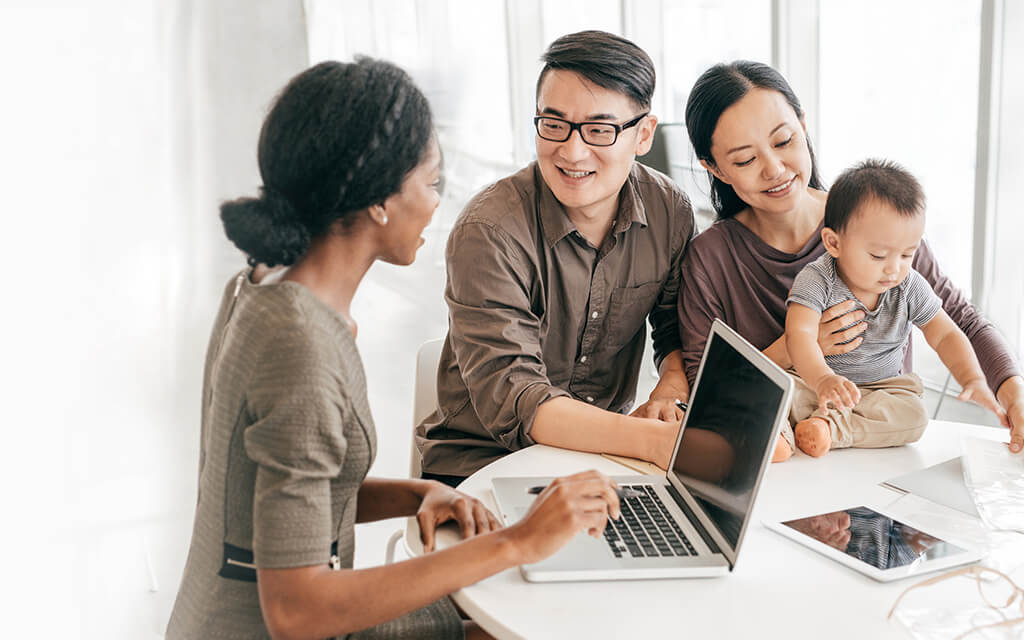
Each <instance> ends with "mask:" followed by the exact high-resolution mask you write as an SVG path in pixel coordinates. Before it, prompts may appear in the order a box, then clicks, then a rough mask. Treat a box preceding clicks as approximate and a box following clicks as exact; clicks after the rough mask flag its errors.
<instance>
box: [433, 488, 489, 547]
mask: <svg viewBox="0 0 1024 640" xmlns="http://www.w3.org/2000/svg"><path fill="white" fill-rule="evenodd" d="M431 484H432V486H431V487H430V488H429V489H428V490H427V492H426V493H425V494H424V495H423V500H422V501H421V502H420V507H419V509H418V510H417V511H416V520H417V522H419V525H420V539H421V540H422V541H423V550H424V551H427V552H429V551H433V550H434V533H435V531H436V530H437V526H438V525H440V524H443V523H445V522H448V521H450V520H455V521H456V522H458V524H459V529H460V530H461V531H462V537H463V538H472V537H473V536H475V535H478V534H481V533H488V532H490V531H494V530H497V529H500V528H501V523H500V522H498V519H497V518H496V517H494V514H492V513H491V512H490V510H488V509H487V507H485V506H484V504H483V503H482V502H480V501H479V500H477V499H476V498H473V497H471V496H467V495H466V494H464V493H461V492H459V491H456V490H455V489H452V488H451V487H449V486H447V485H444V484H442V483H440V482H433V481H432V482H431Z"/></svg>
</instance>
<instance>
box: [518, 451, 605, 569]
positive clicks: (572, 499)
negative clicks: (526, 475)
mask: <svg viewBox="0 0 1024 640" xmlns="http://www.w3.org/2000/svg"><path fill="white" fill-rule="evenodd" d="M609 515H610V516H611V517H612V518H614V519H618V518H619V498H618V496H617V495H616V493H615V484H614V483H613V482H612V481H611V480H610V479H609V478H608V477H607V476H605V475H604V474H603V473H600V472H598V471H584V472H582V473H577V474H574V475H571V476H566V477H563V478H557V479H556V480H554V481H553V482H552V483H551V484H549V485H548V486H547V487H546V488H545V489H544V491H542V492H541V494H540V495H539V496H537V499H536V500H534V501H533V504H532V505H530V510H529V511H527V512H526V515H525V516H523V519H522V520H520V521H519V522H517V523H516V524H514V525H511V526H510V527H508V528H507V529H506V532H507V533H508V534H509V535H510V536H511V538H512V540H513V541H514V543H515V545H516V547H517V548H518V550H519V556H520V562H519V564H531V563H534V562H539V561H541V560H543V559H544V558H547V557H548V556H550V555H551V554H553V553H555V552H556V551H558V550H559V549H561V548H562V547H563V546H565V545H566V544H567V543H568V542H569V541H570V540H572V539H573V538H574V537H576V534H578V533H579V532H580V531H583V530H586V531H587V533H589V534H590V535H591V536H593V537H595V538H596V537H598V536H600V535H601V534H602V533H603V532H604V527H605V524H607V522H608V517H609Z"/></svg>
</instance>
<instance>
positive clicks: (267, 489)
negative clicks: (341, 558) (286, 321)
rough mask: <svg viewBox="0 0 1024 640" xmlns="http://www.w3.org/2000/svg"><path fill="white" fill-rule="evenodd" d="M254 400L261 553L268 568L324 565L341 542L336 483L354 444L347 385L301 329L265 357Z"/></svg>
mask: <svg viewBox="0 0 1024 640" xmlns="http://www.w3.org/2000/svg"><path fill="white" fill-rule="evenodd" d="M259 362H260V366H259V367H258V368H257V372H256V374H255V377H254V380H253V382H252V385H251V387H250V391H249V393H248V395H247V399H246V402H247V410H248V412H249V413H250V414H251V418H252V423H251V424H250V426H248V427H247V428H246V429H245V431H244V435H243V437H244V445H245V451H246V453H247V455H248V456H249V458H250V459H251V460H252V461H253V462H255V463H256V465H257V470H256V486H255V491H254V496H253V554H254V558H255V562H256V565H257V566H258V567H260V568H282V567H297V566H309V565H314V564H321V563H323V562H324V553H325V550H326V549H328V548H330V545H331V541H332V540H333V538H334V532H333V531H332V524H331V523H332V520H331V479H333V478H335V477H337V476H338V473H339V471H340V469H341V465H342V462H343V461H344V459H345V452H346V448H347V443H346V441H345V436H344V430H343V426H342V421H343V420H344V419H345V415H346V407H349V404H348V403H347V402H344V401H343V399H342V397H341V392H340V383H339V381H338V379H337V378H336V376H335V375H334V374H333V373H332V372H331V370H330V368H329V367H327V366H326V365H324V364H323V360H322V359H321V357H320V356H319V354H318V353H316V351H315V348H314V346H313V345H312V344H311V343H310V342H309V341H308V340H306V339H305V338H304V337H303V336H302V334H301V332H298V331H296V332H293V333H291V334H288V335H282V336H281V337H280V339H279V340H275V341H273V342H272V343H271V345H270V346H269V347H268V349H267V350H266V351H264V353H262V354H261V355H260V358H259Z"/></svg>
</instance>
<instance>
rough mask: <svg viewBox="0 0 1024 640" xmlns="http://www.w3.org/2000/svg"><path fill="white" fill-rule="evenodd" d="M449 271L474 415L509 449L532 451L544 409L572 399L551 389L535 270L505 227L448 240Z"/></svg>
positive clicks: (472, 229)
mask: <svg viewBox="0 0 1024 640" xmlns="http://www.w3.org/2000/svg"><path fill="white" fill-rule="evenodd" d="M447 268H448V285H447V288H446V290H445V299H446V301H447V302H448V310H449V314H450V318H449V339H450V340H451V346H452V351H453V352H454V354H455V359H456V361H457V362H458V365H459V370H460V371H461V374H462V377H463V381H464V383H465V385H466V388H467V389H468V392H469V397H470V402H471V403H472V405H473V409H474V410H475V411H476V414H477V417H478V418H479V419H480V422H481V424H482V425H483V427H484V429H486V430H487V431H488V432H489V433H490V434H491V436H492V437H493V438H494V439H495V440H496V441H497V442H499V443H501V444H502V445H503V446H504V447H506V448H508V449H510V450H518V449H521V448H523V447H527V446H529V445H532V444H534V441H533V439H532V438H531V437H530V430H531V429H532V427H533V420H534V417H535V416H536V414H537V408H538V407H539V406H540V405H541V404H542V403H544V402H546V401H548V400H550V399H551V398H555V397H559V396H568V395H569V393H568V392H567V391H565V390H563V389H559V388H557V387H555V386H553V385H552V384H551V382H550V381H549V380H548V377H547V371H546V368H545V366H544V361H543V359H542V352H541V345H540V319H539V318H538V316H537V314H536V313H534V311H533V310H532V309H531V306H530V287H532V286H537V285H536V283H537V282H538V279H537V278H536V275H535V273H534V271H535V267H534V266H533V265H532V264H530V262H529V260H528V259H527V258H526V255H525V253H524V252H523V251H522V249H521V248H520V247H519V246H518V245H516V243H515V242H514V241H513V240H512V239H511V238H509V237H508V236H507V234H505V233H504V232H503V231H502V230H501V229H500V228H497V227H496V226H494V225H492V224H490V223H487V222H467V223H464V224H460V225H459V226H457V227H456V229H455V230H454V231H453V232H452V235H451V237H450V238H449V240H448V249H447Z"/></svg>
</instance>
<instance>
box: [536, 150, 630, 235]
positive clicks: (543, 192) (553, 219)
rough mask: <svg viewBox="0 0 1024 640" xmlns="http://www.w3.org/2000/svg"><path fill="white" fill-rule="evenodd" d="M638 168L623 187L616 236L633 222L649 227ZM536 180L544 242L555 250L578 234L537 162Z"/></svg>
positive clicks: (613, 228) (614, 231)
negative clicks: (561, 242)
mask: <svg viewBox="0 0 1024 640" xmlns="http://www.w3.org/2000/svg"><path fill="white" fill-rule="evenodd" d="M638 164H639V163H636V162H634V163H633V168H632V169H631V170H630V172H629V176H628V177H627V178H626V184H624V185H622V189H621V190H620V191H619V210H618V212H617V213H616V214H615V224H614V225H613V226H612V232H613V233H616V234H619V233H623V232H624V231H626V230H628V229H629V228H630V227H631V226H632V225H633V223H634V222H637V223H639V224H641V225H643V226H645V227H646V226H647V211H646V210H645V209H644V202H643V199H642V198H641V197H640V192H639V189H638V172H639V169H638ZM533 176H534V180H535V181H536V184H537V186H538V191H539V193H540V197H539V199H538V206H539V207H540V219H541V225H542V226H543V228H544V240H545V241H546V242H547V244H548V247H553V246H555V245H556V244H557V243H558V241H559V240H561V239H562V238H564V237H565V236H567V235H569V234H570V233H572V232H573V231H576V225H574V224H573V223H572V220H570V219H569V216H568V214H566V212H565V207H563V206H562V203H561V202H559V201H558V198H556V197H555V194H554V193H552V191H551V189H550V188H549V187H548V185H547V183H546V182H544V176H542V175H541V173H540V166H539V165H538V164H537V163H536V162H534V165H533Z"/></svg>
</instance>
